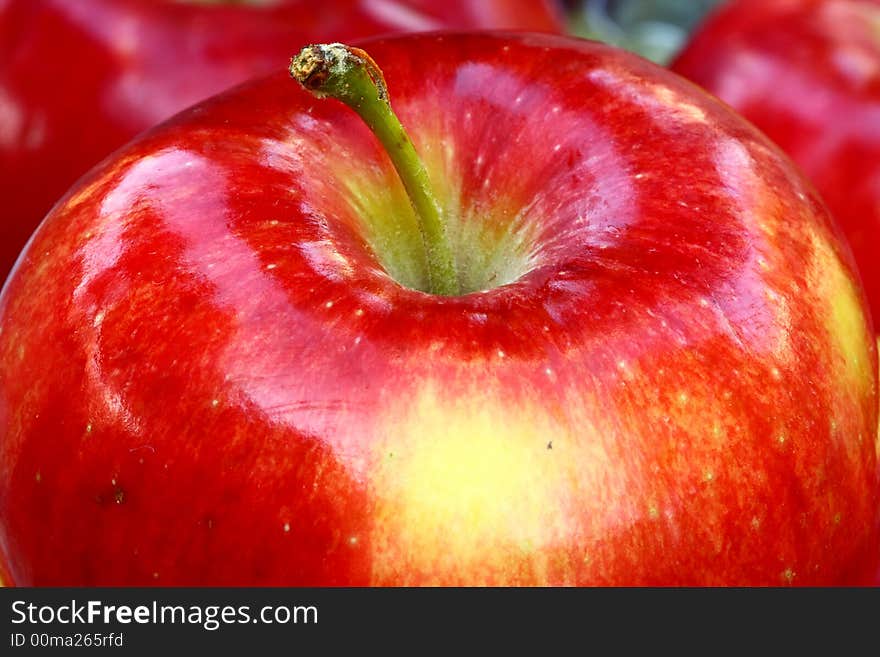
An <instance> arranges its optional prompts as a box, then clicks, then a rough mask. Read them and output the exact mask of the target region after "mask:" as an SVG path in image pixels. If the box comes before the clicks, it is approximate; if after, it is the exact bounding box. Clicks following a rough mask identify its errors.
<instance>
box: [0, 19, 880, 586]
mask: <svg viewBox="0 0 880 657" xmlns="http://www.w3.org/2000/svg"><path fill="white" fill-rule="evenodd" d="M362 47H363V49H364V50H363V51H362V50H358V49H352V48H348V47H345V46H342V45H340V44H331V45H325V46H312V47H307V48H304V49H303V51H302V52H301V53H300V55H298V56H297V57H296V58H295V59H294V60H293V64H292V67H291V70H292V72H293V74H294V75H295V77H296V78H297V80H298V81H299V82H300V83H301V84H298V83H297V82H294V81H291V80H290V79H289V77H288V75H287V73H286V72H283V71H282V72H279V73H277V74H276V75H273V76H270V77H268V78H265V79H260V80H256V81H253V82H251V83H248V84H246V85H244V86H241V87H239V88H237V89H235V90H232V91H230V92H228V93H225V94H223V95H221V96H218V97H215V98H214V99H212V100H210V101H208V102H206V103H203V104H200V105H198V106H197V107H195V108H192V109H190V110H188V111H186V112H184V113H182V114H180V115H178V116H176V117H175V118H173V119H172V120H171V121H169V122H167V123H165V124H163V125H161V126H159V127H157V128H155V129H152V130H151V131H149V132H148V133H146V134H144V135H142V136H141V137H139V138H138V139H137V140H136V141H134V142H133V143H131V144H129V145H128V146H126V147H125V148H124V149H122V150H120V151H119V152H117V153H116V155H115V156H114V157H112V158H110V159H108V160H106V161H105V162H103V163H102V164H101V165H100V166H99V167H97V168H96V169H94V170H93V171H92V172H91V173H90V174H89V175H88V176H87V177H85V178H84V179H82V180H81V181H80V183H79V184H78V185H77V186H76V187H75V188H73V189H72V190H71V191H70V192H69V193H68V194H67V195H66V196H65V197H64V198H63V199H62V201H61V202H60V203H59V204H58V205H57V206H56V207H55V208H54V210H53V211H52V212H51V213H50V215H49V216H48V217H47V219H46V220H45V221H44V222H43V224H42V225H41V227H40V228H39V230H38V231H37V233H36V235H35V237H34V238H33V240H32V241H31V243H30V244H29V246H28V248H27V249H26V251H25V252H24V255H23V256H22V259H21V260H20V262H19V264H18V266H17V268H16V269H15V271H14V273H13V274H12V276H11V277H10V279H9V281H8V282H7V284H6V286H5V288H4V290H3V292H2V295H0V540H2V546H3V547H4V549H5V550H6V551H7V554H8V557H9V566H10V572H11V575H12V577H13V579H14V580H15V582H16V583H17V584H24V585H70V584H79V585H99V584H112V585H119V584H130V585H145V584H147V585H148V584H166V585H183V584H189V585H197V584H211V585H219V584H248V585H346V586H361V585H630V584H640V585H725V584H731V585H785V584H793V585H808V584H851V583H862V582H865V581H867V580H868V578H869V577H870V576H871V573H872V572H873V570H874V569H875V568H876V565H877V555H878V549H877V548H878V529H880V528H878V520H877V516H876V509H877V508H878V493H880V491H878V482H877V477H876V472H877V456H876V450H875V436H876V426H877V409H878V398H877V353H876V346H875V342H874V337H873V328H872V326H871V321H870V318H869V316H868V310H867V305H866V301H865V298H864V292H863V290H862V288H861V287H860V285H859V283H858V276H857V274H856V271H855V266H854V264H853V262H852V258H851V255H850V252H849V250H848V249H847V248H846V246H845V243H844V241H843V238H842V236H841V234H840V231H839V230H838V228H837V226H836V224H835V223H834V222H833V221H832V220H831V218H830V217H829V215H828V212H827V210H826V207H825V205H824V204H823V203H822V202H821V200H820V199H819V197H818V196H817V195H816V193H815V191H814V190H813V188H812V187H811V186H810V185H809V184H808V183H807V182H806V181H805V180H804V179H803V177H802V176H801V174H800V173H799V172H798V171H796V170H795V169H794V167H793V166H792V164H791V163H790V161H789V160H788V159H787V158H786V157H784V156H783V155H782V154H781V152H780V151H779V150H778V148H777V147H776V146H774V145H773V144H772V143H771V142H770V141H769V140H768V139H767V138H766V137H765V136H763V135H762V134H761V133H760V132H758V131H757V130H756V129H755V128H753V127H752V126H751V125H749V124H748V123H746V122H745V121H743V120H742V119H741V118H740V117H739V116H738V115H736V114H735V113H734V112H732V111H731V110H730V109H728V108H727V107H725V106H723V105H722V104H720V103H719V102H717V101H716V100H714V99H713V98H711V97H709V96H708V95H706V94H704V93H702V92H700V91H699V90H698V89H697V88H696V87H694V86H693V85H691V84H690V83H688V82H686V81H685V80H683V79H681V78H680V77H678V76H676V75H674V74H672V73H670V72H668V71H665V70H663V69H661V68H659V67H657V66H655V65H653V64H651V63H649V62H647V61H645V60H642V59H640V58H637V57H635V56H633V55H631V54H628V53H625V52H623V51H620V50H616V49H613V48H610V47H608V46H604V45H601V44H598V43H593V42H588V41H582V40H576V39H569V38H564V37H553V36H548V35H536V34H503V33H496V34H480V33H472V34H459V35H451V34H447V35H420V36H410V37H402V38H394V39H387V40H381V41H373V42H370V43H367V44H362ZM364 51H366V52H364ZM316 95H317V96H320V97H316ZM389 100H390V105H389V104H388V102H389ZM340 101H342V102H340ZM392 107H393V111H392V109H391V108H392ZM395 112H396V114H395ZM398 117H399V121H398Z"/></svg>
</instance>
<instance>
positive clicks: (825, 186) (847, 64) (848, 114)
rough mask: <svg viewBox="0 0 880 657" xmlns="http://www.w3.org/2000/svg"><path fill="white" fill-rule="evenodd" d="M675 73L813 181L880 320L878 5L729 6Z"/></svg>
mask: <svg viewBox="0 0 880 657" xmlns="http://www.w3.org/2000/svg"><path fill="white" fill-rule="evenodd" d="M673 70H675V71H677V72H678V73H681V74H682V75H684V76H686V77H689V78H690V79H692V80H694V81H695V82H697V83H699V84H700V85H702V86H704V87H705V88H706V89H708V90H709V91H711V92H712V93H714V94H716V95H717V96H719V97H720V98H721V99H722V100H724V101H726V102H727V103H729V104H730V105H732V106H733V107H734V108H736V109H737V110H738V111H739V112H740V113H742V114H743V116H745V117H746V118H748V119H749V120H750V121H752V122H753V123H754V124H755V125H757V126H758V127H759V128H761V129H762V130H763V131H764V132H765V133H766V134H767V135H769V136H770V137H771V138H772V139H773V140H774V141H775V142H776V143H777V144H779V145H780V146H782V148H783V149H784V150H785V151H786V152H787V153H788V154H789V155H791V156H792V158H793V159H794V160H795V161H796V162H797V164H798V165H799V166H800V167H801V169H802V170H803V171H804V172H805V173H806V174H807V176H808V177H809V178H810V179H811V180H812V181H813V183H815V185H816V187H817V188H818V189H819V192H820V193H821V195H822V197H823V198H824V199H825V201H826V202H827V203H828V205H829V206H830V208H831V211H832V214H833V215H834V216H835V218H836V219H837V221H838V222H839V223H840V225H841V226H842V227H843V230H844V233H845V234H846V236H847V238H848V240H849V243H850V245H851V246H852V249H853V252H854V253H855V257H856V262H857V263H858V266H859V269H860V270H861V273H862V279H863V282H864V285H865V288H866V290H867V293H868V299H869V302H870V304H871V308H872V311H873V315H874V317H875V319H876V318H878V317H880V258H878V257H877V249H878V244H880V1H878V0H801V1H800V2H788V1H786V0H760V1H758V0H755V1H749V0H738V1H736V2H729V3H727V4H725V5H723V6H722V8H721V9H720V10H719V11H717V12H716V13H715V14H714V15H713V16H712V17H711V18H710V19H709V20H708V21H707V22H706V23H705V24H704V25H703V26H702V28H701V29H700V30H699V31H698V32H697V33H696V35H695V36H694V37H693V39H692V41H691V42H690V44H689V45H688V46H687V48H686V49H685V50H684V52H683V53H681V54H680V55H679V57H678V59H677V60H676V61H675V63H674V64H673Z"/></svg>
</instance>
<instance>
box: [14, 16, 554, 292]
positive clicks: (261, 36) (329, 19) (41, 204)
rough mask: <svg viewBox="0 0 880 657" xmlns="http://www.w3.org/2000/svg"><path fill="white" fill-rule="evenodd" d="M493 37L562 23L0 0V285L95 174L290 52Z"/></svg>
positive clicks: (513, 18)
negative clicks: (340, 44)
mask: <svg viewBox="0 0 880 657" xmlns="http://www.w3.org/2000/svg"><path fill="white" fill-rule="evenodd" d="M316 4H317V5H318V8H317V9H316V8H315V5H316ZM489 27H492V28H510V29H512V28H518V29H530V30H546V31H557V32H558V31H561V29H562V23H561V16H560V15H559V12H558V9H557V8H556V6H555V5H554V4H553V2H552V0H540V1H537V2H536V1H535V0H504V1H503V2H501V1H499V0H491V1H483V0H480V2H475V1H473V0H446V1H445V2H443V3H434V2H430V1H428V0H384V1H383V2H377V1H376V0H325V1H324V2H321V3H314V2H313V1H312V0H308V1H305V0H287V1H286V2H281V3H279V4H277V5H271V6H259V5H256V6H243V5H238V6H233V5H228V6H224V5H222V4H221V5H206V4H198V3H194V4H186V3H180V2H172V1H171V0H160V1H157V0H76V2H71V1H70V0H4V1H0V198H2V199H3V205H4V211H3V219H2V221H0V280H3V279H5V278H6V275H7V274H8V272H9V270H10V268H11V267H12V265H13V263H14V262H15V259H16V258H17V257H18V254H19V252H20V251H21V248H22V247H23V246H24V244H25V241H26V240H27V238H28V237H29V236H30V234H31V233H32V232H33V230H34V229H35V228H36V226H37V224H38V223H39V222H40V220H41V219H42V218H43V217H44V216H45V215H46V213H47V212H48V211H49V209H50V208H51V207H52V204H54V203H55V202H56V201H57V200H58V199H59V198H60V197H61V195H62V194H63V193H64V192H66V191H67V189H68V188H69V187H70V186H71V185H72V184H73V183H74V182H75V181H76V180H77V178H79V177H80V176H81V175H82V174H84V173H85V172H86V171H87V170H88V169H89V168H90V167H92V166H93V165H94V164H96V163H97V162H98V161H100V160H101V159H102V158H104V157H105V156H106V155H108V154H109V153H111V152H112V151H113V150H115V149H116V148H118V147H119V146H121V145H123V144H124V143H125V142H127V141H128V140H129V139H131V138H132V137H133V136H134V135H136V134H137V133H139V132H141V131H143V130H145V129H147V128H149V127H151V126H153V125H155V124H156V123H158V122H159V121H162V120H164V119H166V118H168V117H170V116H171V115H172V114H174V113H176V112H178V111H180V110H182V109H183V108H185V107H188V106H189V105H192V104H194V103H195V102H197V101H199V100H203V99H205V98H207V97H209V96H212V95H214V94H215V93H218V92H220V91H222V90H223V89H226V88H227V87H230V86H232V85H234V84H238V83H240V82H242V81H244V80H246V79H247V78H249V77H252V76H254V75H262V74H266V73H268V72H270V71H273V70H277V69H278V68H279V67H281V66H284V65H285V64H286V63H287V60H288V59H289V57H290V49H291V48H292V47H295V46H296V45H297V44H300V43H303V42H306V41H321V40H351V39H356V38H361V37H366V36H370V35H376V34H382V33H386V32H395V31H402V30H416V29H439V28H489Z"/></svg>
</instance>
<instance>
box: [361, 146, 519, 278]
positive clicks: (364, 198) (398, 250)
mask: <svg viewBox="0 0 880 657" xmlns="http://www.w3.org/2000/svg"><path fill="white" fill-rule="evenodd" d="M419 143H420V156H421V158H422V160H423V162H424V164H425V169H426V171H427V173H428V175H429V177H430V178H431V183H432V186H433V189H434V194H435V196H436V199H437V202H438V205H439V206H440V211H441V216H442V219H443V222H444V224H445V229H446V234H447V238H448V240H449V244H450V247H451V249H452V251H453V253H454V254H455V267H456V274H457V277H458V280H459V284H460V286H461V293H462V294H468V293H471V292H477V291H480V290H487V289H492V288H495V287H499V286H501V285H506V284H508V283H511V282H513V281H515V280H516V279H517V278H519V277H520V276H522V275H523V274H524V273H525V272H527V271H528V270H529V269H530V268H531V251H532V244H533V243H534V237H533V235H532V232H533V231H530V230H528V228H527V227H525V226H524V225H523V223H522V222H521V221H520V220H521V217H520V216H519V215H518V214H517V210H516V206H515V204H514V203H513V202H511V201H510V200H509V199H505V198H503V197H500V198H496V199H494V202H492V203H486V204H480V205H479V206H477V205H475V204H472V203H469V202H468V201H467V200H466V199H465V198H464V195H463V191H462V190H463V183H462V180H461V176H460V174H458V172H457V169H456V153H455V145H454V144H453V143H452V142H451V141H450V140H449V139H448V138H445V137H444V136H442V135H438V134H433V135H428V134H425V135H423V136H422V138H421V139H419ZM344 184H345V187H346V189H347V192H348V195H349V198H348V200H349V203H350V205H351V207H352V209H353V210H354V213H355V215H356V217H357V218H358V220H359V221H360V224H361V229H362V231H363V236H364V238H365V239H366V241H367V242H368V244H369V245H370V247H371V248H372V250H373V252H374V254H375V255H376V258H377V259H378V261H379V262H380V264H381V265H382V267H383V268H384V269H385V271H386V272H387V273H388V275H389V276H391V277H392V278H393V279H394V280H396V281H397V282H398V283H400V284H401V285H403V286H404V287H408V288H411V289H415V290H420V291H423V292H429V291H430V281H429V279H428V275H427V268H426V263H425V252H424V249H423V247H422V242H421V236H420V234H419V228H418V223H417V220H416V216H415V212H414V210H413V207H412V204H411V203H410V202H409V199H408V197H407V194H406V192H405V190H404V188H403V185H402V184H401V183H400V181H399V179H398V178H397V175H396V174H395V172H394V170H393V169H391V168H390V167H388V168H387V170H384V171H381V172H379V171H376V169H373V170H372V172H371V173H368V174H367V175H357V174H354V172H352V171H349V175H347V176H346V178H345V181H344Z"/></svg>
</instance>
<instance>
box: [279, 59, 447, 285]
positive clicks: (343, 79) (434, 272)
mask: <svg viewBox="0 0 880 657" xmlns="http://www.w3.org/2000/svg"><path fill="white" fill-rule="evenodd" d="M290 75H291V76H292V77H293V78H294V79H295V80H297V81H298V82H299V83H300V84H302V86H303V87H305V88H306V89H308V90H309V91H311V92H312V93H313V94H314V95H315V96H317V97H319V98H323V97H326V96H329V97H331V98H336V99H337V100H340V101H342V102H343V103H345V104H346V105H348V106H349V107H350V108H351V109H353V110H354V111H355V112H357V113H358V115H359V116H360V117H361V118H362V119H363V120H364V123H366V124H367V126H368V127H369V128H370V130H372V132H373V134H375V135H376V137H377V138H378V139H379V142H380V143H381V144H382V146H383V147H384V148H385V151H386V152H387V153H388V157H389V158H391V162H392V164H393V165H394V168H395V169H396V170H397V175H399V176H400V180H401V181H402V182H403V186H404V188H405V189H406V193H407V195H408V196H409V200H410V203H412V206H413V209H414V210H415V213H416V218H417V219H418V223H419V231H420V233H421V236H422V244H423V245H424V249H425V261H426V263H427V267H428V285H429V288H430V292H432V293H434V294H442V295H446V296H455V295H458V294H461V285H460V284H459V281H458V274H457V271H456V267H455V258H454V256H453V252H452V247H451V246H450V243H449V238H448V236H447V235H446V227H445V225H444V223H443V219H442V217H441V211H440V205H439V204H438V203H437V199H436V197H435V196H434V192H433V190H432V189H431V181H430V179H429V178H428V172H427V171H426V169H425V165H424V164H423V163H422V160H421V158H419V155H418V153H417V152H416V149H415V147H414V146H413V143H412V141H411V140H410V138H409V135H407V134H406V130H404V128H403V126H402V125H401V123H400V120H399V119H398V118H397V115H396V114H395V113H394V110H392V109H391V104H390V103H389V102H388V91H387V89H386V88H385V79H384V77H383V76H382V71H380V70H379V67H378V66H376V63H375V62H374V61H373V60H372V58H371V57H370V56H369V55H368V54H367V53H366V52H364V51H363V50H360V49H358V48H352V47H350V46H346V45H344V44H341V43H331V44H322V45H312V46H306V47H305V48H303V49H302V51H300V53H299V54H298V55H297V56H296V57H294V58H293V59H292V60H291V62H290Z"/></svg>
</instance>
